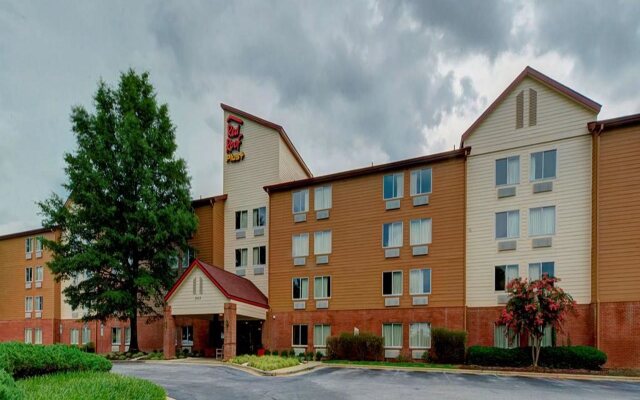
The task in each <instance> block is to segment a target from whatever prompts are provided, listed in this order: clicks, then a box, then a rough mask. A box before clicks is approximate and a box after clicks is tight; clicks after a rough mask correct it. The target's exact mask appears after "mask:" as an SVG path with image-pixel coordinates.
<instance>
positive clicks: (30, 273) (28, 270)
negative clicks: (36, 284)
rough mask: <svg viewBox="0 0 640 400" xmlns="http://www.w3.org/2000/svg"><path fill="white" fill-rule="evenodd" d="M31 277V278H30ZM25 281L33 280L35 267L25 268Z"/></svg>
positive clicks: (30, 281)
mask: <svg viewBox="0 0 640 400" xmlns="http://www.w3.org/2000/svg"><path fill="white" fill-rule="evenodd" d="M29 278H31V279H29ZM24 281H25V283H32V282H33V267H25V269H24Z"/></svg>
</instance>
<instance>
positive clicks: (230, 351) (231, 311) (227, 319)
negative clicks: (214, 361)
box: [224, 303, 236, 361]
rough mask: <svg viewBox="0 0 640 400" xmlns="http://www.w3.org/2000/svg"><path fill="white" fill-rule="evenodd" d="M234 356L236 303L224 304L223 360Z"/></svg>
mask: <svg viewBox="0 0 640 400" xmlns="http://www.w3.org/2000/svg"><path fill="white" fill-rule="evenodd" d="M235 356H236V305H235V304H233V303H225V304H224V360H225V361H227V360H230V359H232V358H233V357H235Z"/></svg>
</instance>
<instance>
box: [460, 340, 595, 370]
mask: <svg viewBox="0 0 640 400" xmlns="http://www.w3.org/2000/svg"><path fill="white" fill-rule="evenodd" d="M606 362H607V355H606V354H605V353H604V352H602V351H600V350H598V349H596V348H594V347H589V346H562V347H543V348H542V349H541V350H540V361H539V365H540V366H542V367H547V368H560V369H589V370H598V369H600V368H602V366H603V365H604V364H605V363H606ZM467 364H473V365H482V366H488V367H527V366H529V365H531V348H530V347H521V348H515V349H500V348H497V347H484V346H472V347H469V350H468V352H467Z"/></svg>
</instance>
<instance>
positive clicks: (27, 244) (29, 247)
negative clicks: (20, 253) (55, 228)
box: [24, 238, 33, 254]
mask: <svg viewBox="0 0 640 400" xmlns="http://www.w3.org/2000/svg"><path fill="white" fill-rule="evenodd" d="M24 252H25V253H27V254H29V253H31V252H33V238H26V239H25V240H24Z"/></svg>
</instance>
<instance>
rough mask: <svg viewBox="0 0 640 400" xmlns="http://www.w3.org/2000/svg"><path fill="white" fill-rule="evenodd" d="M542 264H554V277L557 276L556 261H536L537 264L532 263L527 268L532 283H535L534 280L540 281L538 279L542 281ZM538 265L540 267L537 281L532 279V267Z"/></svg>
mask: <svg viewBox="0 0 640 400" xmlns="http://www.w3.org/2000/svg"><path fill="white" fill-rule="evenodd" d="M542 264H553V275H552V277H553V276H556V262H555V261H536V262H531V263H529V265H528V266H527V276H528V277H529V280H530V281H534V280H538V279H542V274H543V272H542ZM534 265H536V266H537V267H538V272H539V274H538V277H537V278H536V279H532V278H531V267H532V266H534Z"/></svg>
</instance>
